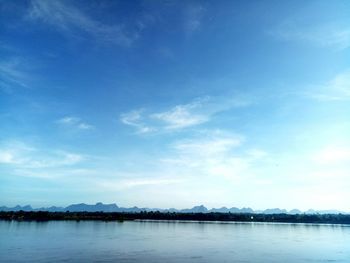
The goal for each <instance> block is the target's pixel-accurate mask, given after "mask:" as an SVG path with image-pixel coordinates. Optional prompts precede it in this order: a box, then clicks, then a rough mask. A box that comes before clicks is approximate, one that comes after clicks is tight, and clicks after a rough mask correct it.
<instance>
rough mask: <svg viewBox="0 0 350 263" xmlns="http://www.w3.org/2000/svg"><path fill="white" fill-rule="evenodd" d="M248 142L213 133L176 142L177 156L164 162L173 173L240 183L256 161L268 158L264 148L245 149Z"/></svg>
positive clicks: (225, 134) (228, 135)
mask: <svg viewBox="0 0 350 263" xmlns="http://www.w3.org/2000/svg"><path fill="white" fill-rule="evenodd" d="M244 141H245V139H244V137H242V136H239V135H235V134H231V133H227V132H223V131H211V132H208V134H206V135H205V136H200V137H195V138H192V139H187V140H181V141H178V142H176V143H175V144H173V145H172V149H173V151H174V152H173V156H172V157H170V158H164V159H162V162H163V163H164V165H165V164H169V165H171V166H173V168H172V169H173V170H174V169H180V170H182V171H183V172H185V171H186V170H187V172H188V173H193V174H196V175H200V176H223V177H226V178H228V179H234V180H239V179H240V176H241V175H242V174H244V173H245V172H247V171H249V170H250V168H251V164H252V163H253V162H254V161H256V160H259V159H262V158H264V157H265V156H266V155H267V153H266V152H264V151H262V150H260V149H249V150H242V146H243V144H244Z"/></svg>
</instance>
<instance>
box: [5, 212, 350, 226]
mask: <svg viewBox="0 0 350 263" xmlns="http://www.w3.org/2000/svg"><path fill="white" fill-rule="evenodd" d="M0 220H2V221H3V220H6V221H38V222H44V221H114V222H123V221H138V222H180V223H182V222H183V223H190V222H196V223H215V222H216V223H271V224H276V223H279V224H317V225H320V224H323V225H350V215H345V214H298V215H290V214H251V213H240V214H235V213H161V212H140V213H120V212H47V211H35V212H25V211H16V212H13V211H12V212H11V211H10V212H4V211H0Z"/></svg>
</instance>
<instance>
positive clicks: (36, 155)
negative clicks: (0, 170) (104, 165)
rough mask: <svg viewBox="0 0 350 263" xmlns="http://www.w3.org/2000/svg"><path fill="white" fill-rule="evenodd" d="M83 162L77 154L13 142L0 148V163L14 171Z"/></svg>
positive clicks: (3, 144)
mask: <svg viewBox="0 0 350 263" xmlns="http://www.w3.org/2000/svg"><path fill="white" fill-rule="evenodd" d="M84 160H85V157H84V156H83V155H81V154H78V153H72V152H68V151H63V150H52V151H47V150H42V149H38V148H35V147H32V146H30V145H28V144H25V143H22V142H18V141H13V142H6V143H2V145H1V146H0V163H2V164H5V165H9V166H10V167H13V168H16V169H29V170H30V169H41V168H57V167H64V166H74V165H76V164H78V163H80V162H82V161H84Z"/></svg>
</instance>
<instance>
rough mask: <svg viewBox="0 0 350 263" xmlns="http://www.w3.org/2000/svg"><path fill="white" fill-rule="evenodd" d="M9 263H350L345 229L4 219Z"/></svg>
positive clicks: (4, 258)
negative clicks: (18, 220) (16, 220)
mask: <svg viewBox="0 0 350 263" xmlns="http://www.w3.org/2000/svg"><path fill="white" fill-rule="evenodd" d="M0 261H1V262H29V261H32V262H91V261H94V262H110V261H114V262H252V263H255V262H350V227H349V226H344V225H343V226H341V225H307V224H269V223H213V222H210V223H209V222H208V223H207V222H200V223H198V222H179V221H175V222H174V221H172V222H170V221H167V222H159V221H158V222H157V221H156V222H154V221H125V222H101V221H80V222H75V221H49V222H15V221H0Z"/></svg>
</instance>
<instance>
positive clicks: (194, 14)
mask: <svg viewBox="0 0 350 263" xmlns="http://www.w3.org/2000/svg"><path fill="white" fill-rule="evenodd" d="M205 12H206V8H205V7H204V6H203V5H200V4H197V5H194V4H191V5H188V6H185V8H184V28H185V32H186V33H187V34H192V33H193V32H195V31H197V30H199V29H200V27H201V24H202V19H203V16H204V14H205Z"/></svg>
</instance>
